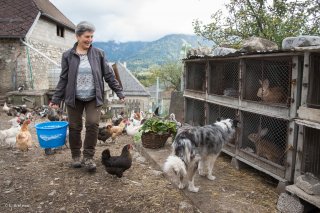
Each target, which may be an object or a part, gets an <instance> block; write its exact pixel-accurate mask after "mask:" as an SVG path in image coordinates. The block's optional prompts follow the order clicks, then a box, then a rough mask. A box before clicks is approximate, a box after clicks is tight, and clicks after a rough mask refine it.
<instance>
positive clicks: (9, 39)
mask: <svg viewBox="0 0 320 213" xmlns="http://www.w3.org/2000/svg"><path fill="white" fill-rule="evenodd" d="M0 5H1V7H0V29H1V31H0V96H4V95H5V94H6V93H7V92H9V91H15V90H17V88H18V87H19V86H20V85H24V86H25V89H27V90H48V89H50V87H51V88H52V87H54V86H55V84H56V83H57V82H56V81H55V82H52V81H51V82H50V78H53V77H56V78H57V76H58V75H59V73H60V61H61V57H62V53H63V52H64V51H65V50H66V49H68V48H70V47H72V45H73V43H74V42H75V33H74V30H75V25H74V24H73V23H72V22H71V21H70V20H69V19H68V18H67V17H65V16H64V15H63V14H62V13H61V12H60V11H59V10H58V9H57V8H56V7H55V6H54V5H53V4H52V3H51V2H50V1H48V0H0ZM53 73H55V74H56V76H52V75H53ZM51 80H52V79H51ZM53 80H57V79H53Z"/></svg>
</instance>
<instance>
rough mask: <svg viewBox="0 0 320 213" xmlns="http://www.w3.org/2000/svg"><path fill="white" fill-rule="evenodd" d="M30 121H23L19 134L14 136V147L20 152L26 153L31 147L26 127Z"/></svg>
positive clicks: (30, 139)
mask: <svg viewBox="0 0 320 213" xmlns="http://www.w3.org/2000/svg"><path fill="white" fill-rule="evenodd" d="M29 123H30V120H25V121H24V122H23V124H22V127H21V129H20V132H19V133H18V134H17V136H16V147H17V148H18V149H19V150H20V151H23V152H25V151H28V149H29V148H30V147H31V146H32V137H31V133H30V132H29V129H28V125H29Z"/></svg>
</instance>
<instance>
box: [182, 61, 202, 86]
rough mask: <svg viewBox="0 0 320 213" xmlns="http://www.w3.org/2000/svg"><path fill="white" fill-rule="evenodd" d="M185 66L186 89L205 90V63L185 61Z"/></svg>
mask: <svg viewBox="0 0 320 213" xmlns="http://www.w3.org/2000/svg"><path fill="white" fill-rule="evenodd" d="M186 66H187V70H186V89H190V90H196V91H202V92H205V85H206V84H205V81H206V64H205V63H199V62H187V63H186Z"/></svg>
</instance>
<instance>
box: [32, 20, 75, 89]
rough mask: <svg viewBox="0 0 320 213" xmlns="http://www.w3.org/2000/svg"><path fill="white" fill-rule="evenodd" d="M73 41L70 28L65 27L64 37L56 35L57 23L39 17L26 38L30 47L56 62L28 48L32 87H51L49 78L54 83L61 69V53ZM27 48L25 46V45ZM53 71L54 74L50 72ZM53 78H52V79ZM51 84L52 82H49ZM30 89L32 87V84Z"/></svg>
mask: <svg viewBox="0 0 320 213" xmlns="http://www.w3.org/2000/svg"><path fill="white" fill-rule="evenodd" d="M74 42H75V34H74V32H73V31H72V30H70V29H67V28H65V32H64V37H60V36H57V25H56V24H55V23H54V22H51V21H49V20H46V19H42V18H40V19H39V20H38V22H37V24H36V25H35V27H34V28H33V30H32V33H31V35H30V36H29V38H28V39H27V43H29V44H30V45H31V46H32V47H34V48H36V49H37V50H38V51H40V52H42V53H44V54H45V55H46V56H47V57H49V58H50V59H51V60H53V61H54V62H56V63H57V64H58V66H57V65H55V64H54V63H52V62H50V61H49V60H48V59H46V58H45V57H43V56H42V55H41V54H39V53H37V52H36V51H35V50H32V49H31V48H28V52H29V56H30V62H31V66H32V79H33V89H35V90H43V89H53V88H54V87H55V86H53V88H49V86H50V85H49V79H50V80H52V81H54V82H55V83H54V84H53V85H56V83H57V80H58V78H59V74H60V71H61V69H60V68H59V66H60V63H61V57H62V53H63V52H64V51H66V50H67V49H69V48H71V47H72V46H73V44H74ZM26 48H27V47H26ZM52 72H54V75H52V74H51V73H52ZM29 78H30V79H31V77H30V76H29ZM53 78H54V79H53ZM51 85H52V84H51ZM30 86H31V89H32V85H30Z"/></svg>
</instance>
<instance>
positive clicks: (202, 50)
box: [187, 47, 212, 58]
mask: <svg viewBox="0 0 320 213" xmlns="http://www.w3.org/2000/svg"><path fill="white" fill-rule="evenodd" d="M211 51H212V50H211V48H210V47H198V48H192V49H189V50H188V52H187V58H189V57H190V56H205V55H210V53H211Z"/></svg>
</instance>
